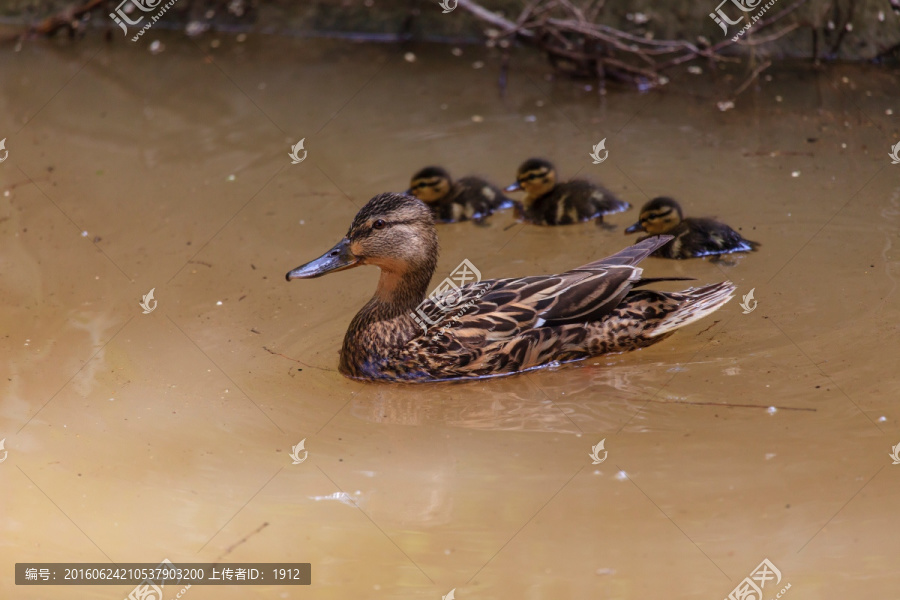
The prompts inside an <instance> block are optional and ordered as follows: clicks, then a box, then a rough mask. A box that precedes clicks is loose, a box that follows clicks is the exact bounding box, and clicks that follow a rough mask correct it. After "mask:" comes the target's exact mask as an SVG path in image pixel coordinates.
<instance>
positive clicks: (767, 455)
mask: <svg viewBox="0 0 900 600" xmlns="http://www.w3.org/2000/svg"><path fill="white" fill-rule="evenodd" d="M773 458H775V453H774V452H766V460H772V459H773Z"/></svg>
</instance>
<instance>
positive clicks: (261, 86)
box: [256, 81, 266, 91]
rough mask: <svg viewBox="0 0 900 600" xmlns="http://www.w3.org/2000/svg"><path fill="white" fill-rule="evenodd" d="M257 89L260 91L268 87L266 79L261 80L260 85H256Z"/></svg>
mask: <svg viewBox="0 0 900 600" xmlns="http://www.w3.org/2000/svg"><path fill="white" fill-rule="evenodd" d="M256 89H258V90H260V91H261V90H264V89H266V82H265V81H263V82H261V83H260V84H259V85H258V86H256Z"/></svg>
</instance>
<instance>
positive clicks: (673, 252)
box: [641, 218, 759, 259]
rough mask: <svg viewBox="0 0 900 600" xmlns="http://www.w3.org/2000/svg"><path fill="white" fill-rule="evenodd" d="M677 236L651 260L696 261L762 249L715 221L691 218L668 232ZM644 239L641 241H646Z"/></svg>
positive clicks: (755, 243)
mask: <svg viewBox="0 0 900 600" xmlns="http://www.w3.org/2000/svg"><path fill="white" fill-rule="evenodd" d="M667 235H671V236H674V237H675V239H673V240H672V241H671V242H669V243H668V244H666V245H665V246H662V247H661V248H659V249H658V250H656V252H654V253H653V254H652V256H657V257H660V258H675V259H681V258H696V257H700V256H709V255H712V254H730V253H732V252H751V251H753V250H756V248H757V247H758V246H759V244H758V243H757V242H751V241H750V240H746V239H744V237H743V236H741V234H739V233H738V232H737V231H735V230H734V229H732V228H731V227H729V226H728V225H726V224H725V223H722V222H721V221H716V220H715V219H707V218H688V219H684V220H683V221H682V222H681V223H679V224H678V225H677V226H676V227H675V228H674V229H672V230H671V231H668V232H667ZM648 237H650V236H645V237H644V238H641V239H646V238H648Z"/></svg>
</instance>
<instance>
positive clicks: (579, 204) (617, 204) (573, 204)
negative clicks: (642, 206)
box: [505, 158, 631, 225]
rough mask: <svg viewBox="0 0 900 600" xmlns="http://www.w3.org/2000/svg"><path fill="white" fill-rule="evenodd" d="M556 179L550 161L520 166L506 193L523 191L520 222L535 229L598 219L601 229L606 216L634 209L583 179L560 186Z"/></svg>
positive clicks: (530, 161) (532, 161) (531, 162)
mask: <svg viewBox="0 0 900 600" xmlns="http://www.w3.org/2000/svg"><path fill="white" fill-rule="evenodd" d="M557 179H558V178H557V175H556V167H554V166H553V163H551V162H550V161H548V160H544V159H542V158H531V159H529V160H526V161H525V162H524V163H522V164H521V165H520V166H519V170H518V172H517V173H516V182H515V183H514V184H512V185H511V186H509V187H507V188H506V190H505V191H507V192H514V191H517V190H524V192H525V199H524V200H523V206H522V207H521V208H518V212H519V215H518V216H519V218H521V219H524V220H525V221H528V222H529V223H534V224H535V225H571V224H572V223H580V222H582V221H590V220H592V219H596V220H597V224H598V225H600V224H602V223H603V215H611V214H613V213H618V212H622V211H625V210H628V209H629V208H631V205H630V204H628V203H627V202H624V201H622V200H619V199H618V198H616V197H615V196H614V195H613V193H612V192H610V191H609V190H607V189H606V188H604V187H603V186H600V185H598V184H596V183H591V182H590V181H584V180H582V179H573V180H571V181H564V182H557Z"/></svg>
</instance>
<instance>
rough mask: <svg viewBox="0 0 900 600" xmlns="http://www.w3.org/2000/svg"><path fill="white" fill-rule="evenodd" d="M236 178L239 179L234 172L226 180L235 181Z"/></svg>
mask: <svg viewBox="0 0 900 600" xmlns="http://www.w3.org/2000/svg"><path fill="white" fill-rule="evenodd" d="M235 179H237V177H235V176H234V173H232V174H231V175H229V176H228V177H227V178H226V181H234V180H235Z"/></svg>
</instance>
